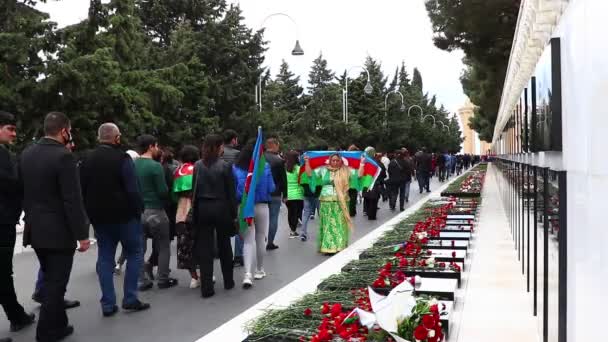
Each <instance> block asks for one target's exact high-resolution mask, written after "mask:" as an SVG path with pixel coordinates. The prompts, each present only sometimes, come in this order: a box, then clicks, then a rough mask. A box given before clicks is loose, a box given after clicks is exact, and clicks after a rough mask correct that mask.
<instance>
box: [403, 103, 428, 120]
mask: <svg viewBox="0 0 608 342" xmlns="http://www.w3.org/2000/svg"><path fill="white" fill-rule="evenodd" d="M412 108H418V109H419V110H420V116H421V117H422V116H424V110H422V107H420V106H419V105H412V106H410V108H408V109H407V117H408V118H409V117H410V111H411V110H412Z"/></svg>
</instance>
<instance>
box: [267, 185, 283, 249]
mask: <svg viewBox="0 0 608 342" xmlns="http://www.w3.org/2000/svg"><path fill="white" fill-rule="evenodd" d="M281 204H283V202H282V201H281V197H272V200H271V201H270V204H269V205H268V216H269V217H268V244H269V245H270V244H273V243H274V237H275V236H276V235H277V229H278V228H279V213H280V212H281Z"/></svg>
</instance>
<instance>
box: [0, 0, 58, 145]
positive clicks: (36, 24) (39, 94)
mask: <svg viewBox="0 0 608 342" xmlns="http://www.w3.org/2000/svg"><path fill="white" fill-rule="evenodd" d="M36 3H37V1H31V0H29V1H14V0H4V1H2V6H0V65H1V66H2V72H0V103H2V109H3V110H5V111H9V112H12V113H14V114H16V116H17V118H18V119H19V121H20V129H19V137H18V138H19V140H18V143H19V145H23V144H24V143H25V142H29V141H31V139H32V137H33V136H34V134H35V133H36V132H37V131H38V130H39V129H40V127H41V122H39V119H40V118H41V117H43V115H44V114H45V110H46V109H47V108H48V105H47V103H49V102H53V101H56V100H57V99H58V98H59V94H58V93H54V94H49V93H48V92H47V90H46V89H45V88H44V86H43V85H42V83H41V82H38V80H39V79H40V78H43V77H44V75H46V74H47V69H46V64H45V60H46V59H48V58H51V56H52V55H53V54H54V53H55V52H56V51H57V38H58V37H57V35H56V34H55V32H54V31H55V29H56V24H55V23H54V22H52V21H49V20H48V19H49V16H48V14H46V13H42V12H40V11H38V10H36V9H35V8H34V6H35V4H36Z"/></svg>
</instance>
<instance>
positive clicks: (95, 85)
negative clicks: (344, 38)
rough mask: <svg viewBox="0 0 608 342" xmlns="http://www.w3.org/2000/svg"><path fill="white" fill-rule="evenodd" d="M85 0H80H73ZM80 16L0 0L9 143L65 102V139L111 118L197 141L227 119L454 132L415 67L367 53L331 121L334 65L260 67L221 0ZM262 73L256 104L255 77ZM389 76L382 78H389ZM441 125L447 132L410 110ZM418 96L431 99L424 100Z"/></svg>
mask: <svg viewBox="0 0 608 342" xmlns="http://www.w3.org/2000/svg"><path fill="white" fill-rule="evenodd" d="M83 1H84V0H83ZM89 2H90V8H89V13H88V17H87V18H86V19H84V20H83V21H81V22H79V23H77V24H75V25H72V26H68V27H65V28H62V29H57V27H56V24H55V23H53V22H51V21H49V20H48V19H49V18H48V15H47V14H45V13H42V12H39V11H37V10H36V9H35V8H34V5H35V3H36V1H35V0H2V3H3V6H2V7H0V8H1V10H0V29H1V30H0V66H1V67H2V70H3V72H2V73H0V80H1V83H0V100H1V101H2V104H3V108H2V109H3V110H8V111H11V112H14V113H16V114H17V115H18V117H19V119H20V131H19V132H20V147H22V146H23V145H24V144H26V143H28V142H30V141H31V140H32V139H35V138H37V137H39V136H41V135H42V132H41V124H42V119H43V117H44V115H45V114H46V113H47V112H49V111H51V110H59V111H64V112H65V113H67V114H68V116H69V117H70V118H71V120H72V126H73V130H74V133H75V134H74V137H75V139H76V145H77V147H78V148H80V149H86V148H89V147H91V146H93V145H94V144H95V143H96V129H97V127H98V126H99V125H100V124H101V123H103V122H107V121H113V122H116V123H117V124H118V125H119V126H120V128H121V130H122V133H123V141H124V142H125V143H126V144H129V143H130V142H132V140H133V139H134V138H135V137H136V136H137V135H139V134H142V133H151V134H154V135H156V136H158V137H159V139H160V141H161V143H162V144H167V145H172V146H176V147H179V146H180V145H182V144H191V143H194V144H199V143H200V140H201V138H203V137H204V136H205V135H207V134H209V133H211V132H217V131H219V130H222V129H226V128H233V129H235V130H236V131H237V132H239V135H240V138H241V139H240V140H241V141H243V142H244V141H247V140H248V139H250V138H253V137H254V135H255V133H256V127H257V126H262V127H263V128H264V132H265V134H266V135H267V136H270V135H272V136H276V137H278V138H279V139H280V140H281V141H282V142H283V146H285V147H287V148H301V149H309V148H315V147H321V146H329V147H333V148H340V147H343V148H345V147H347V146H348V145H350V144H352V143H356V144H357V145H359V147H361V148H364V147H365V146H367V145H373V146H375V147H377V148H378V149H380V150H392V149H396V148H399V147H402V146H406V147H409V148H410V149H413V148H416V147H420V146H422V145H425V146H427V147H429V148H431V149H435V150H443V149H449V150H459V145H460V142H461V140H460V138H459V136H460V132H459V130H458V125H457V124H456V123H455V121H453V120H451V119H448V112H447V111H446V110H445V109H444V108H442V107H437V105H436V100H435V97H434V96H431V95H427V94H425V93H423V83H422V75H421V74H420V72H419V71H418V70H417V69H414V72H413V78H412V79H410V75H409V74H408V72H407V69H406V66H405V64H402V65H401V66H400V67H399V68H397V69H396V70H395V75H392V77H391V78H390V79H389V78H388V77H387V76H385V75H384V74H383V72H382V67H381V64H380V62H379V61H377V60H374V59H373V58H371V57H368V58H367V59H366V60H365V62H364V65H365V66H366V68H367V69H368V70H369V72H370V77H371V84H372V86H373V88H374V90H373V92H372V94H370V95H367V94H365V93H364V91H363V89H364V87H365V85H366V83H367V75H366V73H364V72H361V73H360V74H353V73H351V75H349V98H348V104H349V114H350V115H349V123H348V124H346V123H344V122H343V120H342V102H343V101H342V93H343V87H344V82H345V75H342V76H340V77H336V74H335V73H334V72H333V71H332V70H330V69H329V68H328V64H327V60H325V59H324V58H323V56H322V55H319V57H318V58H317V59H316V60H315V61H314V62H313V65H312V67H311V70H310V73H309V75H308V78H309V80H308V89H306V91H305V90H304V89H303V87H302V86H301V83H300V78H299V77H297V76H296V75H294V73H293V72H291V71H290V69H289V66H288V65H287V63H285V62H283V64H282V65H281V68H280V71H279V73H278V74H277V75H276V76H275V77H271V75H269V74H268V73H266V74H264V75H263V69H262V67H261V66H262V62H263V60H264V57H263V53H264V51H265V49H266V48H265V46H266V42H264V41H263V30H261V31H259V32H254V31H253V30H251V29H250V28H248V27H247V26H245V24H244V18H243V17H242V13H241V10H240V8H239V7H238V6H235V5H229V4H228V3H227V1H226V0H210V1H198V0H111V1H110V2H109V3H105V2H103V3H102V1H101V0H89ZM260 76H262V84H263V112H261V113H260V112H258V111H257V108H256V105H255V96H254V91H253V90H254V86H255V85H256V84H258V80H259V78H260ZM389 80H390V82H389ZM394 90H399V91H400V92H401V93H402V94H403V95H404V99H405V106H406V107H409V106H411V105H414V104H415V105H419V106H420V107H422V109H423V112H424V113H425V114H432V115H433V116H434V117H435V119H436V120H441V121H442V122H444V123H446V124H449V125H450V127H451V132H450V134H447V132H446V131H444V130H442V128H441V126H440V125H439V126H437V127H432V123H431V121H430V120H428V119H427V121H425V122H424V123H423V122H421V121H420V118H421V117H420V113H419V112H418V110H417V109H413V110H412V116H411V117H408V116H407V114H406V112H404V111H401V99H400V96H399V95H397V94H391V95H390V96H389V98H388V101H387V108H386V109H387V110H386V111H385V108H384V103H385V102H384V101H385V98H386V95H387V94H388V93H389V92H390V91H394ZM429 97H430V98H431V99H430V100H429Z"/></svg>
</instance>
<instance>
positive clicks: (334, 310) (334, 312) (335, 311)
mask: <svg viewBox="0 0 608 342" xmlns="http://www.w3.org/2000/svg"><path fill="white" fill-rule="evenodd" d="M340 313H342V304H340V303H336V304H334V305H332V307H331V317H337V316H338V315H339V314H340Z"/></svg>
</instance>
